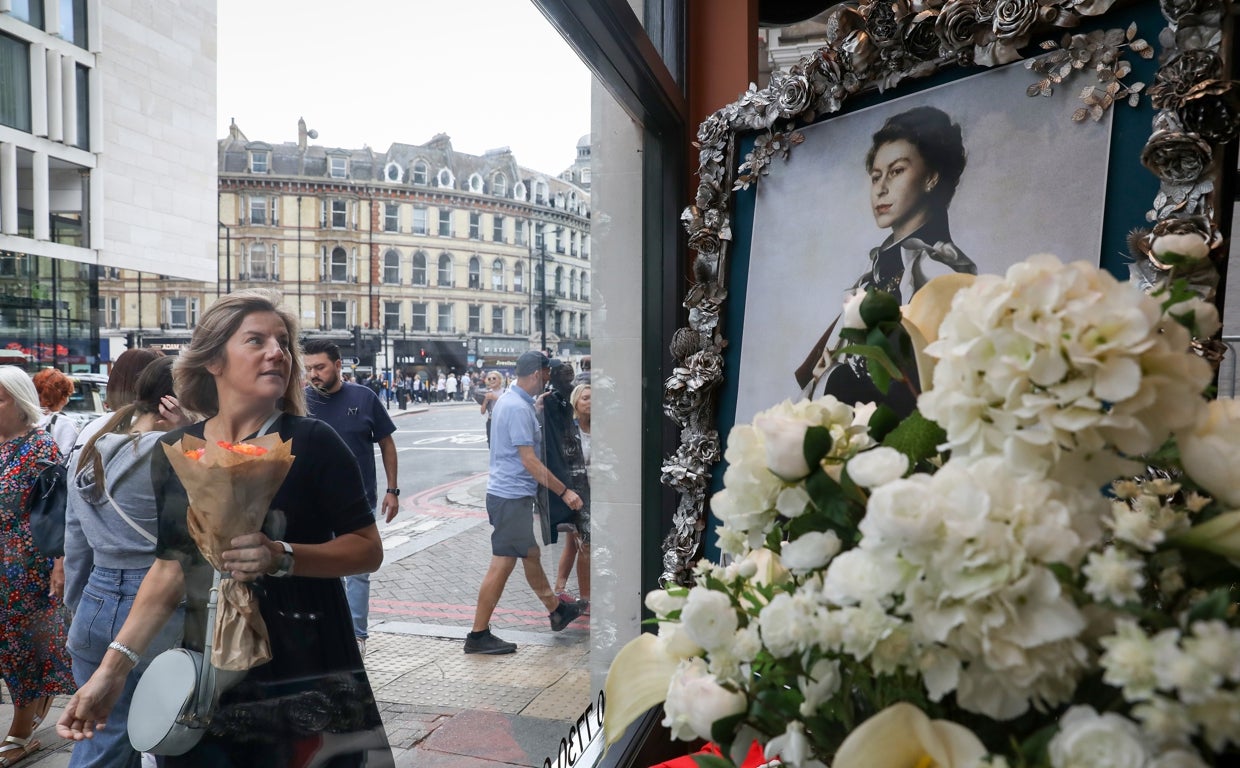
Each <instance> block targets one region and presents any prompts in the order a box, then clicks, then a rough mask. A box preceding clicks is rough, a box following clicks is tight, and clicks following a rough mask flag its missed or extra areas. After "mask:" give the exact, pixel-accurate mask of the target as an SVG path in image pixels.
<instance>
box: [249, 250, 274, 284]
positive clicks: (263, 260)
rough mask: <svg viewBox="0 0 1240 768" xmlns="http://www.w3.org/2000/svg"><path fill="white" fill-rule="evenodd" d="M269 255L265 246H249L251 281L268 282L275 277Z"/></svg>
mask: <svg viewBox="0 0 1240 768" xmlns="http://www.w3.org/2000/svg"><path fill="white" fill-rule="evenodd" d="M270 253H271V252H270V250H269V249H268V248H267V246H266V245H264V244H262V243H255V244H253V245H251V246H250V279H251V280H270V279H272V278H274V277H275V276H276V275H275V267H274V265H273V264H272V260H271V257H270Z"/></svg>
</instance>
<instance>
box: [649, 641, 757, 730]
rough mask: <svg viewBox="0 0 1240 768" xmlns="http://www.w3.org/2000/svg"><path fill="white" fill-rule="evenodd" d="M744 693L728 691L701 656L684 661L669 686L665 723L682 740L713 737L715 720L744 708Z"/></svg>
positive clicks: (734, 713) (738, 712) (665, 703)
mask: <svg viewBox="0 0 1240 768" xmlns="http://www.w3.org/2000/svg"><path fill="white" fill-rule="evenodd" d="M747 706H748V702H747V701H746V700H745V694H743V693H738V692H736V691H729V690H728V689H727V688H724V687H723V686H722V685H720V684H719V681H718V680H716V679H715V677H714V676H713V675H711V674H710V673H709V672H708V671H707V669H706V662H705V661H703V660H702V659H690V660H688V661H683V662H681V664H680V666H679V667H677V668H676V672H675V673H674V674H673V675H672V682H671V684H670V685H668V688H667V701H665V702H664V704H663V712H664V717H663V725H664V726H665V727H667V728H669V729H671V732H672V738H674V739H681V740H683V741H692V740H693V739H710V727H711V726H712V725H714V723H715V721H716V720H722V719H723V718H725V717H730V716H731V715H736V714H740V713H741V712H744V711H745V708H746V707H747Z"/></svg>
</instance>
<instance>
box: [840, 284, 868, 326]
mask: <svg viewBox="0 0 1240 768" xmlns="http://www.w3.org/2000/svg"><path fill="white" fill-rule="evenodd" d="M863 300H865V289H864V288H858V289H857V290H855V291H853V292H852V293H850V294H849V295H848V298H846V299H844V323H843V325H842V326H841V327H843V328H858V329H861V330H865V321H864V320H862V319H861V302H862V301H863Z"/></svg>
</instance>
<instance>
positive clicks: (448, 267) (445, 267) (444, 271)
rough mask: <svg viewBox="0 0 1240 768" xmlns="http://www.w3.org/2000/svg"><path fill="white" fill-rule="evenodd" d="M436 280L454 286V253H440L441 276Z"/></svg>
mask: <svg viewBox="0 0 1240 768" xmlns="http://www.w3.org/2000/svg"><path fill="white" fill-rule="evenodd" d="M436 282H437V283H438V284H439V285H443V286H448V287H451V286H452V254H450V253H448V252H446V251H445V252H444V253H441V254H439V277H438V278H437V279H436Z"/></svg>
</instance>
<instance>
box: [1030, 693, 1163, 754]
mask: <svg viewBox="0 0 1240 768" xmlns="http://www.w3.org/2000/svg"><path fill="white" fill-rule="evenodd" d="M1047 752H1048V753H1049V755H1050V758H1051V765H1052V766H1054V768H1145V766H1146V761H1147V760H1148V759H1149V755H1148V754H1147V753H1146V750H1145V746H1144V744H1143V743H1142V741H1141V733H1140V731H1139V730H1137V726H1136V723H1133V722H1132V721H1131V720H1127V719H1125V718H1123V717H1121V716H1120V715H1117V714H1114V713H1111V712H1107V713H1105V714H1101V715H1100V714H1098V712H1097V710H1095V709H1094V708H1093V707H1085V706H1077V707H1071V708H1069V709H1068V711H1067V712H1065V713H1064V714H1063V717H1061V718H1060V719H1059V733H1057V734H1055V737H1054V738H1052V739H1051V741H1050V744H1049V745H1048V746H1047Z"/></svg>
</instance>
